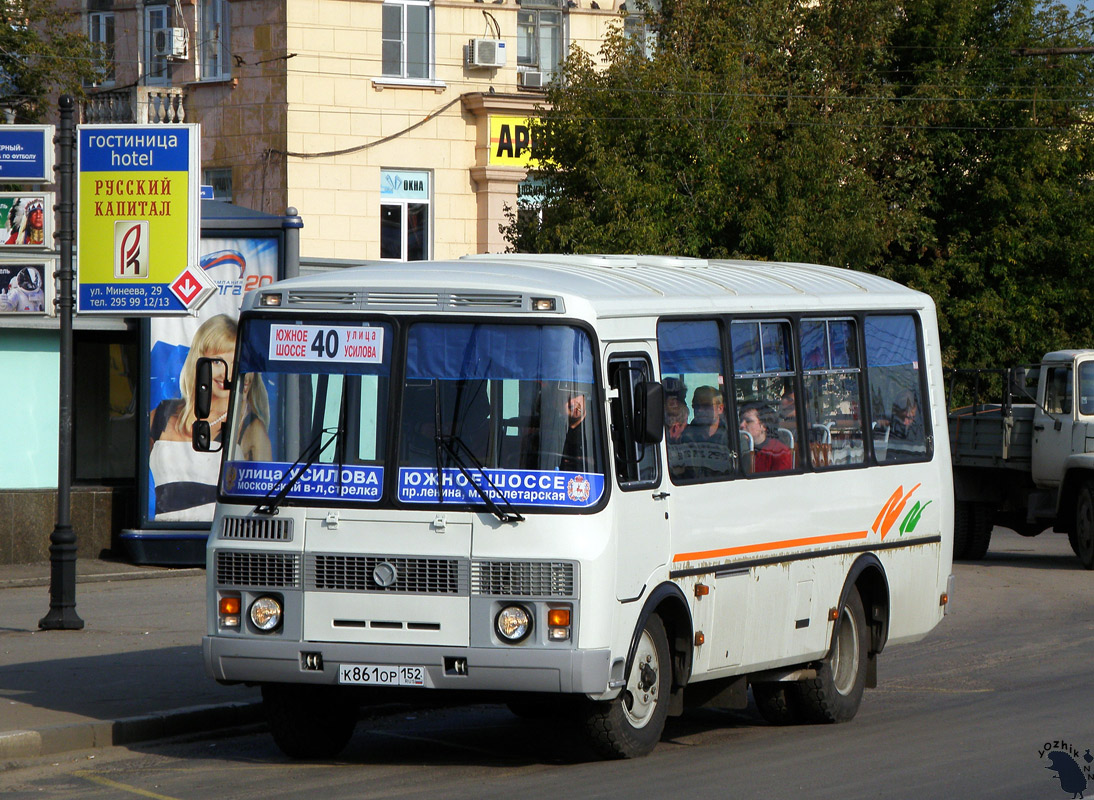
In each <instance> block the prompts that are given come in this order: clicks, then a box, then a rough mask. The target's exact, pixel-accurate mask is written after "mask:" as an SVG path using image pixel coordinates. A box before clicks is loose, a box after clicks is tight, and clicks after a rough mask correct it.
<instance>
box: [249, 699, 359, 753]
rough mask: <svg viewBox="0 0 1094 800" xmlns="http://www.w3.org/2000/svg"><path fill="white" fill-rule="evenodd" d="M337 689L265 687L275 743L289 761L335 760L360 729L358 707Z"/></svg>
mask: <svg viewBox="0 0 1094 800" xmlns="http://www.w3.org/2000/svg"><path fill="white" fill-rule="evenodd" d="M347 700H349V698H347V697H346V696H345V694H344V693H343V692H339V691H338V690H337V689H336V688H335V687H333V686H310V685H295V686H290V685H287V684H282V683H266V684H263V685H262V705H263V707H264V708H265V710H266V721H267V723H269V726H270V732H271V733H272V734H273V738H274V742H275V743H276V744H277V746H278V747H279V748H280V749H281V752H282V753H284V754H285V755H287V756H289V758H300V759H308V758H333V757H334V756H336V755H338V754H339V753H340V752H342V749H343V748H344V747H345V746H346V745H347V744H348V743H349V740H350V738H351V737H352V736H353V729H354V728H355V727H357V713H358V709H357V704H356V703H354V702H347Z"/></svg>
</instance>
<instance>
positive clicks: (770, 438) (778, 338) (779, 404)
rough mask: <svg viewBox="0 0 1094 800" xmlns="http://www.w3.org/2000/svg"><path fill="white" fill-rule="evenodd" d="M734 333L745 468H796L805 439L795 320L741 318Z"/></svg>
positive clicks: (734, 325) (759, 470)
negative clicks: (797, 380) (801, 425)
mask: <svg viewBox="0 0 1094 800" xmlns="http://www.w3.org/2000/svg"><path fill="white" fill-rule="evenodd" d="M730 338H731V340H732V343H733V387H734V391H735V393H736V400H737V425H738V428H739V430H740V433H741V435H740V440H741V450H742V456H743V457H742V461H741V465H742V468H743V469H744V471H745V472H746V473H753V472H754V473H765V472H786V471H788V470H792V469H794V468H795V467H797V466H798V464H799V462H800V460H801V455H800V453H801V441H802V439H801V435H800V428H799V426H798V401H797V392H796V389H795V382H794V349H793V346H792V334H791V330H790V323H789V322H786V321H784V320H757V321H753V320H741V321H737V322H734V323H732V324H731V325H730ZM745 453H748V455H747V456H744V454H745Z"/></svg>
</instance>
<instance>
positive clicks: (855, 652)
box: [798, 589, 869, 722]
mask: <svg viewBox="0 0 1094 800" xmlns="http://www.w3.org/2000/svg"><path fill="white" fill-rule="evenodd" d="M868 642H869V629H868V628H867V626H866V612H865V611H864V610H863V607H862V598H860V597H859V593H858V590H857V589H851V592H850V594H849V595H848V596H847V601H846V602H845V603H844V604H843V608H841V609H840V613H839V619H837V621H836V629H835V631H834V632H833V634H832V648H831V649H830V650H829V651H828V655H827V656H825V658H824V660H823V661H822V662H821V663H820V667H819V668H818V669H817V677H816V678H809V679H807V680H803V681H801V682H799V684H798V689H799V693H800V699H801V705H802V708H803V710H804V712H805V714H806V715H807V717H808V718H809V719H810V720H812V721H814V722H847V721H848V720H851V719H853V718H854V716H855V714H857V713H858V708H859V705H860V704H861V703H862V693H863V692H864V691H865V689H866V648H867V644H868Z"/></svg>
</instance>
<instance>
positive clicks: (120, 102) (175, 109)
mask: <svg viewBox="0 0 1094 800" xmlns="http://www.w3.org/2000/svg"><path fill="white" fill-rule="evenodd" d="M185 100H186V92H185V91H184V90H183V89H182V88H180V87H176V86H130V87H129V88H126V89H108V90H106V91H101V92H96V93H95V94H92V95H89V96H88V98H87V100H85V101H84V107H83V115H82V116H83V119H82V120H81V122H83V123H85V124H96V123H97V124H117V123H135V124H138V125H145V124H155V123H180V122H185V121H186V106H185Z"/></svg>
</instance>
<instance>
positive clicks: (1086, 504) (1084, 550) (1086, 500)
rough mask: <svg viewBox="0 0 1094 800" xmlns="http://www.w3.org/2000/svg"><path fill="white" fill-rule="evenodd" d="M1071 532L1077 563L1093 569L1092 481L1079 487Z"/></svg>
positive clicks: (1093, 485)
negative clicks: (1073, 527)
mask: <svg viewBox="0 0 1094 800" xmlns="http://www.w3.org/2000/svg"><path fill="white" fill-rule="evenodd" d="M1073 533H1074V539H1073V540H1072V541H1071V549H1072V550H1074V551H1075V555H1077V556H1078V557H1079V563H1080V564H1082V565H1083V566H1084V567H1086V568H1087V569H1094V483H1092V482H1090V481H1087V482H1086V483H1084V484H1083V485H1082V486H1080V487H1079V496H1078V497H1077V498H1076V499H1075V530H1074V531H1073ZM1068 538H1069V539H1070V538H1071V537H1070V536H1069V537H1068Z"/></svg>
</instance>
